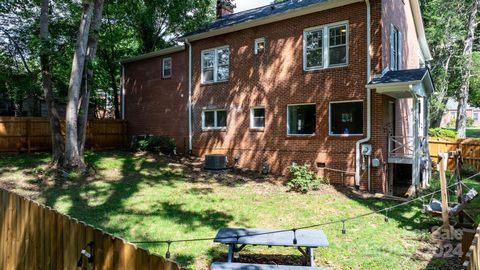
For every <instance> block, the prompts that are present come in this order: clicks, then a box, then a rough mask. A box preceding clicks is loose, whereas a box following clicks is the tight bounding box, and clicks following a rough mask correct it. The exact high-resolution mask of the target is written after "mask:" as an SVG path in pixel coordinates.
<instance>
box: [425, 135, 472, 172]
mask: <svg viewBox="0 0 480 270" xmlns="http://www.w3.org/2000/svg"><path fill="white" fill-rule="evenodd" d="M428 145H429V147H428V148H429V150H430V156H431V157H432V160H433V161H436V160H437V159H438V153H444V152H448V151H455V150H457V149H460V150H462V157H463V162H464V164H468V165H471V166H473V167H474V168H475V169H477V171H480V140H479V139H449V138H430V139H429V140H428ZM448 169H449V170H454V169H455V160H454V158H450V159H449V160H448Z"/></svg>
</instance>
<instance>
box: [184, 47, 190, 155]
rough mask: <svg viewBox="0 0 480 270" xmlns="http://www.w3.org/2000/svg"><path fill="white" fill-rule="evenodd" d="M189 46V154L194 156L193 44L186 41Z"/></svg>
mask: <svg viewBox="0 0 480 270" xmlns="http://www.w3.org/2000/svg"><path fill="white" fill-rule="evenodd" d="M185 44H187V45H188V103H187V106H188V154H189V155H192V44H190V42H189V41H188V39H185Z"/></svg>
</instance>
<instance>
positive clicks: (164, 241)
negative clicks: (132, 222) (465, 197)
mask: <svg viewBox="0 0 480 270" xmlns="http://www.w3.org/2000/svg"><path fill="white" fill-rule="evenodd" d="M479 175H480V172H479V173H476V174H474V175H472V176H470V177H468V178H465V179H463V180H462V181H459V182H456V183H454V184H451V185H449V186H447V188H451V187H453V186H456V185H458V184H459V183H461V184H463V185H464V186H465V187H467V185H466V184H465V183H464V181H466V180H469V179H472V178H474V177H476V176H479ZM467 188H469V187H467ZM440 191H441V189H439V190H436V191H433V192H431V193H428V194H425V195H422V196H420V197H417V198H414V199H411V200H408V201H406V202H402V203H399V204H396V205H393V206H390V207H386V208H383V209H380V210H374V211H370V212H367V213H364V214H360V215H357V216H353V217H348V218H343V219H338V220H333V221H328V222H323V223H318V224H312V225H307V226H303V227H297V228H291V229H283V230H277V231H269V232H263V233H254V234H245V235H236V236H225V237H205V238H190V239H175V240H153V241H135V242H131V243H134V244H168V249H167V254H166V255H167V256H166V257H167V258H169V257H170V245H171V244H173V243H181V242H198V241H213V240H215V239H217V240H222V239H223V240H225V239H232V238H236V239H237V241H238V239H240V238H244V237H253V236H260V235H266V234H276V233H283V232H289V231H292V232H293V233H294V235H295V233H296V231H298V230H305V229H311V228H318V227H323V226H327V225H332V224H337V223H342V234H346V227H345V223H346V222H347V221H352V220H355V219H360V218H363V217H366V216H370V215H374V214H379V213H385V215H386V217H385V222H387V221H388V212H389V211H391V210H393V209H395V208H398V207H402V206H405V205H408V204H410V203H413V202H415V201H419V200H422V201H423V199H425V198H426V197H429V196H434V195H435V194H436V193H439V192H440ZM293 241H294V242H295V241H296V239H295V237H294V239H293Z"/></svg>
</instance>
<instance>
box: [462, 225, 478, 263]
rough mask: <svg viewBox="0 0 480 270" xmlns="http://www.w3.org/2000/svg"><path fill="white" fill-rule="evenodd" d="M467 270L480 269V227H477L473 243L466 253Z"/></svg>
mask: <svg viewBox="0 0 480 270" xmlns="http://www.w3.org/2000/svg"><path fill="white" fill-rule="evenodd" d="M463 269H465V270H480V227H478V228H477V233H476V234H475V236H474V238H473V241H472V245H471V246H470V248H469V249H468V251H467V254H466V255H465V262H464V263H463Z"/></svg>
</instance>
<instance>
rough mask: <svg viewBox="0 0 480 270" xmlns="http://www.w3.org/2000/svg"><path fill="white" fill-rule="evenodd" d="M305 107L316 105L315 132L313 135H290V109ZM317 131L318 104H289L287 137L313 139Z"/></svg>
mask: <svg viewBox="0 0 480 270" xmlns="http://www.w3.org/2000/svg"><path fill="white" fill-rule="evenodd" d="M303 105H315V132H313V133H312V134H290V133H289V131H290V117H289V116H288V114H289V113H288V108H290V107H294V106H303ZM316 131H317V104H316V103H298V104H288V105H287V136H289V137H297V136H298V137H313V136H315V134H316Z"/></svg>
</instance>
